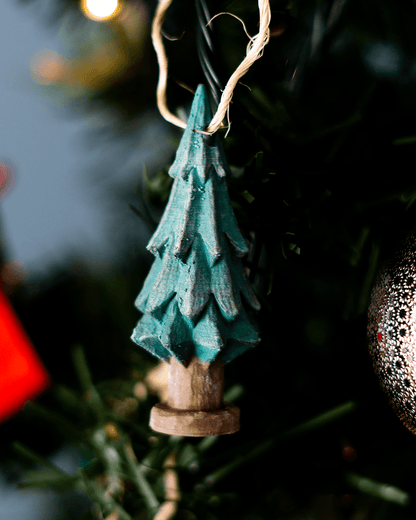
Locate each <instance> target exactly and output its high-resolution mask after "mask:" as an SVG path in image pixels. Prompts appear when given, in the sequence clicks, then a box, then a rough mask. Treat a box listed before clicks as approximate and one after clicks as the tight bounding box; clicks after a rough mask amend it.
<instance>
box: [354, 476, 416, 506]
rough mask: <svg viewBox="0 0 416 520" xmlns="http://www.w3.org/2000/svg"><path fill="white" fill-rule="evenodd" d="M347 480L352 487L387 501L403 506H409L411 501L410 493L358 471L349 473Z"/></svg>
mask: <svg viewBox="0 0 416 520" xmlns="http://www.w3.org/2000/svg"><path fill="white" fill-rule="evenodd" d="M345 480H346V482H347V483H348V484H349V485H350V486H351V487H353V488H355V489H358V490H359V491H361V492H362V493H366V494H368V495H372V496H375V497H377V498H381V499H382V500H384V501H386V502H392V503H393V504H397V505H399V506H402V507H406V506H408V505H409V504H410V502H411V498H410V495H409V493H407V492H406V491H403V490H401V489H399V488H397V487H395V486H391V485H390V484H383V483H381V482H376V481H374V480H372V479H370V478H366V477H362V476H361V475H357V474H356V473H347V475H346V476H345Z"/></svg>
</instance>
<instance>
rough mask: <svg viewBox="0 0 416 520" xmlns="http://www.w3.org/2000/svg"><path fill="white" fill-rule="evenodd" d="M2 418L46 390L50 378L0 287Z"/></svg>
mask: <svg viewBox="0 0 416 520" xmlns="http://www.w3.org/2000/svg"><path fill="white" fill-rule="evenodd" d="M0 360H1V374H0V421H4V420H6V419H8V418H9V417H11V416H12V415H13V414H15V413H17V412H19V411H20V410H21V409H22V407H23V405H24V404H25V402H26V401H28V400H30V399H33V398H35V397H37V396H38V395H39V394H41V393H42V392H44V391H45V390H46V389H47V387H48V385H49V383H50V377H49V374H48V373H47V371H46V369H45V368H44V366H43V365H42V362H41V361H40V359H39V357H38V355H37V354H36V352H35V350H34V348H33V346H32V344H31V342H30V340H29V338H28V337H27V335H26V333H25V332H24V330H23V327H22V325H21V324H20V321H19V319H18V317H17V316H16V314H15V312H14V310H13V307H12V306H11V304H10V302H9V299H8V298H7V296H6V294H5V293H4V292H3V290H2V289H1V288H0Z"/></svg>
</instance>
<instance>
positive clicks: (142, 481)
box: [120, 435, 160, 513]
mask: <svg viewBox="0 0 416 520" xmlns="http://www.w3.org/2000/svg"><path fill="white" fill-rule="evenodd" d="M122 438H123V441H122V442H121V443H120V446H121V451H122V453H123V456H124V461H125V462H126V465H127V469H128V472H129V475H130V477H131V479H132V481H133V482H134V484H135V485H136V487H137V490H138V491H139V493H140V494H141V495H142V497H143V499H144V501H145V503H146V507H147V509H148V511H149V513H154V512H155V510H156V509H158V508H159V506H160V504H159V501H158V499H157V498H156V495H155V494H154V492H153V489H152V488H151V486H150V484H149V482H148V481H147V479H146V477H145V476H144V474H143V471H142V470H141V468H140V466H139V463H138V461H137V459H136V456H135V454H134V451H133V448H132V446H131V444H130V442H128V441H127V439H126V437H125V436H124V435H122Z"/></svg>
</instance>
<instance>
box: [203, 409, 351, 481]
mask: <svg viewBox="0 0 416 520" xmlns="http://www.w3.org/2000/svg"><path fill="white" fill-rule="evenodd" d="M356 408H357V405H356V403H355V402H353V401H349V402H347V403H345V404H342V405H340V406H337V407H335V408H333V409H332V410H329V411H327V412H324V413H322V414H320V415H318V416H316V417H314V418H313V419H311V420H309V421H306V422H304V423H302V424H300V425H299V426H295V427H294V428H291V429H289V430H286V431H285V432H283V433H282V434H280V435H277V436H274V437H271V438H269V439H268V440H266V441H265V442H263V443H261V444H260V445H259V446H256V447H255V448H254V449H253V450H252V451H250V452H248V453H246V454H244V455H240V456H237V457H236V458H235V459H234V460H233V461H232V462H230V463H228V464H226V465H224V466H223V467H222V468H220V469H218V470H216V471H214V472H213V473H211V474H209V475H208V476H207V477H205V479H204V485H205V486H212V485H214V484H215V483H217V482H218V481H219V480H222V479H223V478H225V477H226V476H228V475H229V474H230V473H233V472H234V471H236V470H237V469H239V468H240V467H242V466H244V465H245V464H248V463H249V462H251V461H252V460H254V459H256V458H258V457H260V456H261V455H263V454H264V453H267V452H268V451H269V450H271V449H273V448H274V447H275V446H276V444H277V443H278V442H281V441H283V440H287V439H291V438H293V437H294V436H298V435H303V434H305V433H308V432H310V431H312V430H315V429H317V428H321V427H323V426H325V425H326V424H329V423H331V422H333V421H336V420H338V419H340V418H341V417H344V416H345V415H346V414H348V413H351V412H353V411H354V410H355V409H356ZM239 451H240V452H244V451H245V450H244V449H243V447H241V446H240V447H239Z"/></svg>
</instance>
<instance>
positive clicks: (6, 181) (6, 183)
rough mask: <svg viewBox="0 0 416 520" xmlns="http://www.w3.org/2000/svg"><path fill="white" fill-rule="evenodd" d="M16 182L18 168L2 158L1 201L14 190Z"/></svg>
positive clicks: (0, 173) (0, 169)
mask: <svg viewBox="0 0 416 520" xmlns="http://www.w3.org/2000/svg"><path fill="white" fill-rule="evenodd" d="M15 181H16V168H15V167H14V166H13V164H12V163H11V162H10V161H8V160H6V159H3V158H2V157H0V200H1V199H2V198H4V197H5V196H6V195H7V194H8V193H10V191H11V190H12V189H13V186H14V184H15Z"/></svg>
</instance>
